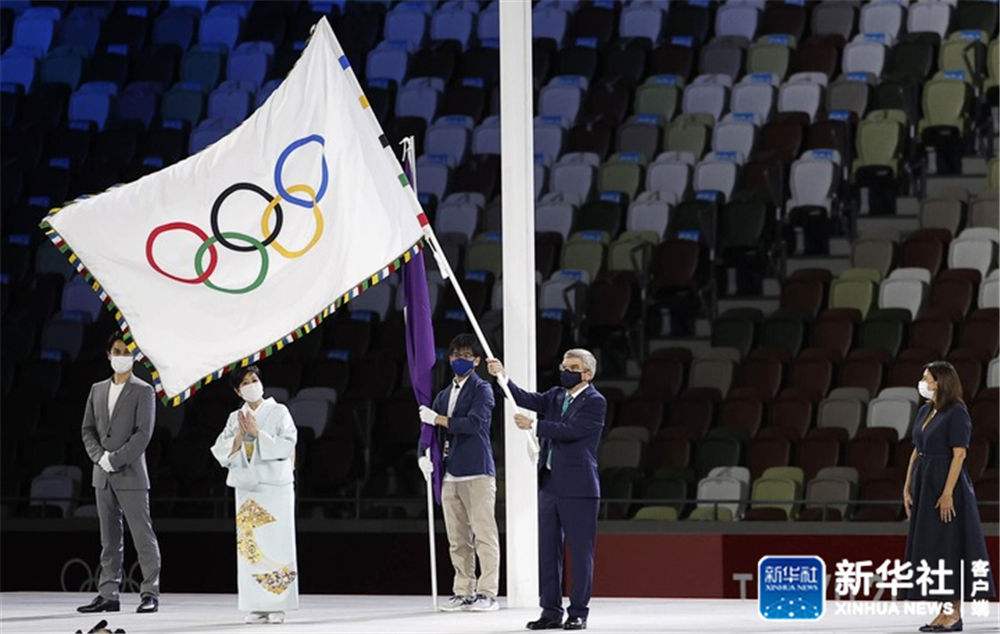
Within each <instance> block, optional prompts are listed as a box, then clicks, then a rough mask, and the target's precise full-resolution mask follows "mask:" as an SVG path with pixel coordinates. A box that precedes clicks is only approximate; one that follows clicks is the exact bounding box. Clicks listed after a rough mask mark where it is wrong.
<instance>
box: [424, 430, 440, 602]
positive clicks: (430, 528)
mask: <svg viewBox="0 0 1000 634" xmlns="http://www.w3.org/2000/svg"><path fill="white" fill-rule="evenodd" d="M424 456H425V457H426V458H427V459H428V460H430V459H431V450H430V448H427V449H425V450H424ZM436 535H437V534H436V532H435V531H434V474H433V473H432V474H431V477H429V478H427V541H428V542H429V544H430V547H431V609H432V610H434V611H435V612H437V610H438V575H437V544H435V538H436Z"/></svg>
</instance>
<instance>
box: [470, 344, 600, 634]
mask: <svg viewBox="0 0 1000 634" xmlns="http://www.w3.org/2000/svg"><path fill="white" fill-rule="evenodd" d="M488 367H489V371H490V374H492V375H493V376H495V377H497V380H499V381H501V382H504V381H506V383H507V386H508V387H509V388H510V391H511V394H512V395H513V397H514V400H515V401H516V402H517V405H518V406H520V407H523V408H525V409H529V410H532V411H534V412H536V413H537V414H538V420H537V422H536V421H534V420H532V419H531V418H529V417H527V416H525V415H523V414H520V413H518V414H515V415H514V421H515V423H517V426H518V427H520V428H521V429H532V428H534V429H535V431H536V433H537V435H538V438H539V439H540V441H541V448H540V451H539V454H538V578H539V585H540V590H541V597H540V602H539V603H540V605H541V607H542V615H541V617H540V618H539V619H538V620H537V621H531V622H530V623H528V626H527V627H528V629H529V630H549V629H566V630H582V629H586V628H587V616H588V613H589V609H588V607H587V605H588V604H589V603H590V593H591V586H592V583H593V578H594V546H595V543H596V541H597V511H598V506H599V504H600V499H601V481H600V479H599V477H598V474H597V447H598V445H599V444H600V442H601V432H602V430H603V428H604V416H605V414H606V412H607V409H608V404H607V401H605V400H604V396H602V395H601V393H600V392H598V391H597V389H596V388H595V387H594V386H593V385H591V382H592V381H593V380H594V376H595V375H596V374H597V359H595V358H594V355H593V354H591V353H590V352H589V351H588V350H583V349H579V348H577V349H573V350H567V351H566V354H565V355H564V356H563V360H562V364H560V366H559V372H560V383H561V384H562V387H554V388H552V389H551V390H549V391H547V392H545V393H544V394H536V393H534V392H527V391H525V390H522V389H521V388H519V387H517V386H516V385H514V383H513V382H512V381H509V380H507V379H506V375H505V373H504V370H503V365H502V364H501V363H500V362H499V361H497V360H496V359H490V360H489V361H488ZM564 536H565V541H566V544H567V545H568V546H569V552H570V558H571V559H572V561H573V579H572V582H573V585H572V588H571V589H570V593H569V598H570V604H569V611H568V612H569V614H568V618H567V619H566V622H565V623H563V607H562V577H563V566H562V564H563V548H564V544H563V537H564Z"/></svg>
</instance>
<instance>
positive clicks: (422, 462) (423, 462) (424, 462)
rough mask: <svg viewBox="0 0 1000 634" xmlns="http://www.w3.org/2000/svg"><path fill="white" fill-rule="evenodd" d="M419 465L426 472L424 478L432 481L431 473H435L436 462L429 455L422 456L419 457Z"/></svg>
mask: <svg viewBox="0 0 1000 634" xmlns="http://www.w3.org/2000/svg"><path fill="white" fill-rule="evenodd" d="M417 466H418V467H420V471H421V472H423V474H424V480H427V481H428V482H430V480H431V474H432V473H434V463H433V462H431V459H430V458H428V457H427V456H420V457H419V458H417Z"/></svg>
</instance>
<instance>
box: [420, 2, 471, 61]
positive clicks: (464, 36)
mask: <svg viewBox="0 0 1000 634" xmlns="http://www.w3.org/2000/svg"><path fill="white" fill-rule="evenodd" d="M475 22H476V16H475V14H473V13H471V12H469V11H465V10H462V9H459V8H451V9H448V8H442V9H440V10H439V11H437V12H436V13H435V14H434V17H433V18H431V40H433V41H435V42H440V41H443V40H453V41H455V42H458V43H459V45H460V46H461V47H462V50H463V51H464V50H465V49H467V48H469V40H470V39H472V33H473V31H474V30H475Z"/></svg>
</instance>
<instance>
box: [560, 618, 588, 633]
mask: <svg viewBox="0 0 1000 634" xmlns="http://www.w3.org/2000/svg"><path fill="white" fill-rule="evenodd" d="M563 629H564V630H585V629H587V619H581V618H580V617H578V616H571V617H569V618H568V619H566V622H565V623H563Z"/></svg>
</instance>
